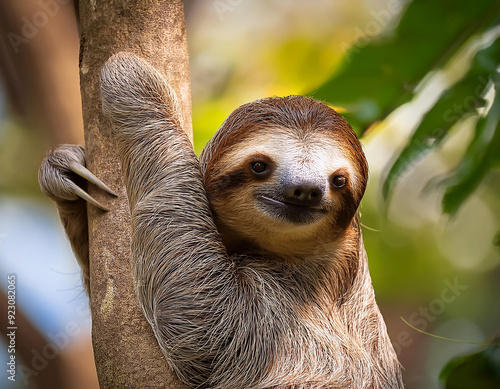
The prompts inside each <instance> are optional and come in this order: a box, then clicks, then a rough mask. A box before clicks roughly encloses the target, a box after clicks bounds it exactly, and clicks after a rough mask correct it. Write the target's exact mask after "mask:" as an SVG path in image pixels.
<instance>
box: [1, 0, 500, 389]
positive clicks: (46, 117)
mask: <svg viewBox="0 0 500 389" xmlns="http://www.w3.org/2000/svg"><path fill="white" fill-rule="evenodd" d="M469 3H470V4H469ZM185 12H186V20H187V35H188V42H189V50H190V63H191V83H192V96H193V125H194V136H195V150H196V151H197V153H199V152H200V151H201V149H202V148H203V146H204V144H205V143H206V142H207V140H208V139H210V137H211V136H212V135H213V133H214V132H215V131H216V130H217V128H218V127H219V126H220V125H221V123H222V122H223V120H224V119H225V118H226V117H227V115H228V114H229V113H230V112H231V111H232V110H234V109H235V108H236V107H238V106H239V105H241V104H243V103H246V102H248V101H252V100H255V99H258V98H262V97H266V96H273V95H277V96H283V95H290V94H308V95H311V96H313V97H316V98H318V99H322V100H325V101H327V102H329V103H330V104H331V105H332V106H334V107H335V108H336V109H337V110H338V111H339V112H341V113H342V114H343V115H345V116H346V118H347V119H348V120H349V121H350V122H351V123H352V124H353V127H354V129H355V130H356V131H357V132H358V134H359V135H360V136H362V138H361V140H362V143H363V145H364V147H365V152H366V155H367V157H368V162H369V165H370V181H369V186H368V189H367V193H366V195H365V198H364V200H363V203H362V208H361V212H362V222H363V225H364V239H365V245H366V249H367V252H368V257H369V261H370V270H371V274H372V278H373V284H374V287H375V291H376V295H377V300H378V303H379V305H380V307H381V310H382V313H383V315H384V317H385V320H386V323H387V327H388V330H389V334H390V336H391V339H392V341H393V343H394V347H395V349H396V351H397V353H398V355H399V358H400V361H401V363H402V364H403V366H404V369H405V370H404V381H405V384H406V387H407V388H409V389H417V388H426V389H434V388H440V387H446V388H479V389H482V388H485V389H488V388H499V387H500V384H499V380H498V379H499V377H500V355H499V353H498V351H497V350H498V349H497V348H491V347H490V348H485V347H482V346H478V345H474V344H468V343H463V342H454V341H450V340H444V339H438V338H436V337H432V336H430V335H426V334H423V333H421V332H419V331H425V332H428V333H431V334H434V335H437V336H440V337H446V338H453V339H458V340H462V341H466V342H473V343H489V342H496V340H495V339H496V337H497V336H498V328H499V320H500V306H499V296H500V267H499V262H500V217H499V215H500V173H499V171H498V167H499V160H500V142H499V134H500V131H499V130H498V128H497V127H498V119H499V117H500V115H499V112H500V109H499V106H500V105H499V103H498V100H499V99H497V95H500V94H497V93H496V92H495V87H500V82H498V71H497V70H498V69H497V67H498V65H499V62H500V61H499V55H498V53H499V49H498V46H499V45H498V42H499V41H498V37H499V36H500V30H499V28H498V25H499V21H498V16H499V13H500V3H499V1H493V0H480V1H477V2H467V1H464V0H454V1H451V0H440V1H437V2H436V1H430V0H414V1H413V2H410V1H398V0H350V1H328V0H312V1H308V2H305V1H299V0H293V1H292V0H270V1H265V2H264V1H249V0H213V1H212V0H210V1H196V0H188V1H186V2H185ZM0 34H1V35H0V37H1V40H0V72H1V80H0V291H1V293H2V296H0V297H1V299H2V304H3V305H1V306H2V310H3V309H4V307H5V302H6V300H7V299H6V296H5V295H6V292H7V287H8V282H7V276H8V275H10V274H15V275H16V293H17V294H16V298H17V300H16V301H17V307H18V312H17V320H18V322H19V323H18V325H19V328H20V329H19V331H24V333H23V335H22V337H20V336H18V338H17V340H16V341H17V347H18V348H22V350H20V351H22V354H23V355H25V360H23V361H22V365H23V366H22V367H21V366H20V364H19V363H18V369H20V370H18V378H19V379H18V381H17V382H16V383H12V382H10V381H8V380H7V379H6V377H7V375H6V373H5V369H2V371H3V373H2V374H1V375H0V387H2V388H4V387H5V388H21V387H26V386H30V387H39V388H49V387H50V388H56V389H57V388H97V387H98V386H97V379H96V375H95V368H94V366H93V360H92V351H91V345H90V317H89V312H88V309H87V304H88V302H87V298H86V296H85V294H84V292H83V289H82V286H81V280H80V274H79V270H78V266H77V264H76V261H75V259H74V257H73V254H72V252H71V248H70V246H69V243H68V242H67V241H66V238H65V236H64V232H63V229H62V226H61V225H60V224H59V220H58V216H57V214H56V210H55V207H54V206H53V204H52V203H51V202H50V201H49V200H48V199H47V198H45V197H43V195H42V194H41V193H40V191H39V189H38V184H37V170H38V167H39V165H40V162H41V160H42V159H43V157H44V155H45V153H46V152H47V151H48V150H49V149H51V148H52V147H54V146H56V145H57V144H60V143H79V144H83V124H82V118H81V105H80V96H79V80H78V48H79V39H78V31H77V25H76V19H75V13H74V8H73V5H72V3H71V2H67V1H56V0H43V1H42V0H41V1H29V2H19V1H14V0H9V1H4V2H2V3H1V4H0ZM5 316H6V315H5V314H4V313H3V312H2V318H1V320H2V321H0V323H2V326H3V323H4V322H5ZM402 318H403V319H405V320H406V321H407V322H408V323H409V324H410V326H409V325H407V324H406V323H405V322H404V321H403V320H402ZM21 321H22V323H23V324H21ZM3 327H5V326H3ZM412 327H415V328H412ZM2 331H4V329H2ZM2 335H5V334H3V333H2ZM7 361H8V354H7V343H6V339H5V338H0V362H1V366H4V367H5V366H6V365H5V364H6V363H7ZM445 366H447V368H446V369H445V370H444V372H443V373H441V372H442V371H443V369H444V368H445ZM440 374H441V378H440ZM56 376H57V377H56ZM54 377H56V378H54Z"/></svg>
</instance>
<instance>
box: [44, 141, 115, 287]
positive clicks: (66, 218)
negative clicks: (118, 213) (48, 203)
mask: <svg viewBox="0 0 500 389" xmlns="http://www.w3.org/2000/svg"><path fill="white" fill-rule="evenodd" d="M38 182H39V184H40V189H41V190H42V192H43V193H44V194H45V195H47V196H48V197H49V198H50V199H52V200H53V201H54V202H55V203H56V206H57V210H58V213H59V217H60V219H61V223H62V225H63V226H64V229H65V231H66V235H67V236H68V239H69V241H70V243H71V247H72V248H73V252H74V253H75V256H76V259H77V261H78V263H79V265H80V267H81V268H82V276H83V285H84V287H85V289H86V291H87V293H90V279H89V235H88V220H87V202H89V203H90V204H92V205H94V206H96V207H98V208H100V209H102V210H103V211H106V210H107V209H106V208H105V207H104V206H103V205H102V204H100V203H99V202H98V201H97V200H95V199H94V198H93V197H91V196H90V195H89V194H88V193H87V192H86V191H85V190H86V188H87V184H88V183H89V182H90V183H92V184H94V185H97V186H98V187H99V188H101V189H102V190H104V191H105V192H108V193H110V194H112V195H114V193H113V191H112V190H111V189H109V188H108V187H107V186H106V185H105V184H104V183H103V182H102V181H101V180H99V179H98V178H97V177H95V176H94V175H93V174H92V173H91V172H90V171H88V170H87V168H86V167H85V150H84V149H83V147H82V146H77V145H61V146H58V147H56V148H55V149H53V150H51V151H50V152H49V153H48V154H47V156H46V157H45V159H44V160H43V161H42V164H41V166H40V170H39V171H38Z"/></svg>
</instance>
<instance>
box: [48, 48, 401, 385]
mask: <svg viewBox="0 0 500 389" xmlns="http://www.w3.org/2000/svg"><path fill="white" fill-rule="evenodd" d="M102 93H103V108H104V110H105V112H106V113H107V114H108V115H109V116H110V117H111V119H112V120H113V122H114V126H115V136H116V138H117V142H118V145H119V146H120V147H119V148H120V153H121V156H122V168H123V173H124V177H125V183H126V187H127V193H128V196H129V201H130V208H131V214H132V228H133V234H132V256H133V265H134V277H135V281H136V289H137V295H138V298H139V301H140V303H141V306H142V308H143V311H144V314H145V316H146V318H147V319H148V321H149V323H150V324H151V326H152V328H153V330H154V332H155V335H156V337H157V339H158V342H159V344H160V346H161V348H162V350H163V351H164V353H165V355H166V357H167V360H168V362H169V365H170V366H171V367H172V368H173V369H174V370H175V372H176V373H177V374H178V376H179V377H180V378H181V380H182V381H183V382H185V383H186V384H187V385H188V386H190V387H214V388H272V387H275V388H380V389H382V388H402V387H403V386H402V383H401V373H400V367H399V363H398V361H397V358H396V355H395V353H394V350H393V348H392V346H391V343H390V340H389V338H388V336H387V332H386V328H385V324H384V321H383V319H382V316H381V314H380V311H379V309H378V307H377V305H376V302H375V297H374V292H373V288H372V285H371V280H370V276H369V272H368V264H367V259H366V254H365V251H364V246H363V242H362V237H361V231H360V227H359V224H358V221H357V217H356V212H357V208H358V205H359V202H360V200H361V198H362V196H363V193H364V190H365V187H366V180H367V175H368V171H367V165H366V160H365V157H364V155H363V151H362V149H361V146H360V143H359V141H358V140H357V138H356V136H355V134H354V133H353V132H352V130H351V128H350V127H349V125H348V124H347V123H346V122H345V120H344V119H343V118H342V117H341V116H339V115H338V114H337V113H336V112H335V111H333V110H332V109H330V108H328V107H326V106H325V105H324V104H322V103H320V102H317V101H314V100H312V99H309V98H305V97H300V96H291V97H286V98H270V99H264V100H259V101H256V102H254V103H250V104H246V105H244V106H242V107H240V108H238V109H237V110H236V111H234V112H233V113H232V114H231V115H230V116H229V117H228V119H227V120H226V121H225V123H224V124H223V126H222V127H221V129H220V130H219V131H218V132H217V134H216V135H215V136H214V138H213V139H212V140H211V141H210V143H209V144H208V145H207V147H206V148H205V149H204V151H203V153H202V156H201V161H200V164H199V163H198V160H197V158H196V156H195V155H194V153H193V151H192V149H191V144H190V142H189V140H188V138H187V136H186V135H185V134H184V133H183V131H182V127H181V124H180V122H179V119H178V117H177V115H176V113H175V98H174V97H173V96H172V93H171V91H170V89H169V87H168V86H167V85H166V83H165V81H164V80H163V78H162V77H161V75H159V73H157V72H156V71H155V70H154V69H153V68H152V67H151V66H149V65H148V64H147V63H145V62H144V61H142V60H140V59H138V58H136V57H134V56H132V55H129V54H119V55H117V56H114V57H113V58H111V59H110V60H109V61H108V63H107V64H106V66H105V68H104V69H103V73H102ZM83 158H84V157H83V151H82V149H81V148H80V149H76V148H70V147H67V148H66V149H58V150H57V149H56V151H54V152H53V153H52V154H50V155H49V156H48V158H47V159H46V161H45V162H44V164H43V166H42V169H41V173H40V182H41V185H42V188H43V189H44V191H45V192H46V193H48V194H49V195H50V196H51V197H52V198H53V199H55V200H56V202H57V204H58V206H59V209H60V212H61V218H62V219H63V223H64V224H65V227H66V229H67V232H68V235H69V237H70V239H71V241H72V243H73V246H74V248H75V252H76V253H77V255H78V256H79V258H80V261H81V263H82V267H84V275H87V274H88V273H87V272H86V270H85V267H86V266H87V267H88V249H87V248H86V247H85V246H86V244H87V243H86V240H85V237H84V238H82V237H81V235H85V234H86V232H85V231H84V230H83V229H84V228H85V226H86V224H85V225H84V227H75V225H77V226H78V225H79V224H78V221H77V220H73V219H75V218H76V217H77V216H78V215H79V214H81V213H82V212H81V210H80V211H76V209H77V207H76V203H78V201H75V202H73V204H72V202H71V201H67V200H75V199H76V196H74V193H75V190H74V186H71V185H68V179H67V176H64V175H61V166H62V165H65V166H66V168H69V169H72V170H74V169H73V168H72V167H71V166H74V165H75V164H80V165H81V164H84V159H83ZM61 160H65V161H66V162H64V163H61V162H60V161H61ZM54 161H56V162H54ZM68 161H73V162H72V163H68ZM75 161H76V162H75ZM90 180H91V181H92V182H94V183H98V184H99V185H101V183H99V182H98V181H96V180H95V179H94V178H90ZM64 185H66V186H64ZM54 188H57V190H56V189H54ZM61 188H65V189H64V190H62V189H61ZM63 192H64V193H63ZM61 193H63V194H64V195H61ZM77 194H78V195H80V196H82V193H81V192H79V193H77ZM83 196H84V197H85V195H83ZM63 198H65V199H66V200H62V199H63ZM87 200H89V199H88V198H87ZM81 205H82V204H81V202H80V205H79V207H80V208H79V209H81ZM97 205H99V204H97ZM72 207H73V208H72ZM78 239H80V240H78ZM85 256H86V257H85Z"/></svg>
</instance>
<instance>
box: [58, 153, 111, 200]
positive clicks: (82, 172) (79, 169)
mask: <svg viewBox="0 0 500 389" xmlns="http://www.w3.org/2000/svg"><path fill="white" fill-rule="evenodd" d="M68 167H69V168H70V170H71V171H72V172H74V173H76V174H78V175H79V176H80V177H82V178H85V179H86V180H87V181H88V182H91V183H92V184H94V185H95V186H97V187H99V188H101V189H102V190H103V191H105V192H107V193H109V194H110V195H113V196H115V197H117V196H118V195H117V194H116V193H115V192H113V191H112V190H111V189H110V188H109V187H108V186H107V185H106V184H105V183H104V182H102V181H101V180H100V179H99V178H97V177H96V176H95V175H94V174H92V172H91V171H90V170H88V169H87V168H86V167H85V166H83V165H80V164H78V163H76V162H70V163H69V165H68ZM75 186H76V185H75ZM77 188H78V187H77ZM84 193H85V192H84ZM86 195H87V196H88V197H89V198H92V197H90V196H89V195H88V194H86ZM79 196H80V195H79ZM80 197H81V198H83V199H84V200H87V201H88V202H91V203H92V201H90V200H88V199H87V198H86V197H83V196H80ZM92 200H93V201H95V200H94V199H92ZM96 203H97V201H96Z"/></svg>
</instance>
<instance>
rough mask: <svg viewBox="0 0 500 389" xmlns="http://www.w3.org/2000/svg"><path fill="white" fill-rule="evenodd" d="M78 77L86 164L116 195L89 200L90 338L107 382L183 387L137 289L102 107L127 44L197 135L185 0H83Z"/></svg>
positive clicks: (125, 212)
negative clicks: (104, 76) (104, 79)
mask: <svg viewBox="0 0 500 389" xmlns="http://www.w3.org/2000/svg"><path fill="white" fill-rule="evenodd" d="M80 28H81V52H80V78H81V93H82V105H83V118H84V126H85V144H86V154H87V166H88V167H89V169H90V170H91V171H92V172H94V173H95V174H96V175H97V176H98V177H100V178H101V179H102V180H103V181H104V182H106V183H107V184H108V185H109V186H110V187H111V188H112V189H113V190H114V191H115V192H116V193H118V194H119V197H118V198H111V197H109V196H106V195H104V194H103V193H102V192H99V191H97V190H91V189H92V188H89V191H90V192H91V193H90V194H91V195H92V196H94V197H95V198H97V199H98V200H99V201H101V202H102V203H103V204H105V205H107V206H108V207H109V208H110V211H109V212H107V213H103V212H100V211H99V210H97V209H96V208H94V207H91V206H89V238H90V273H91V278H90V285H91V301H90V305H91V312H92V342H93V347H94V356H95V362H96V367H97V374H98V377H99V383H100V386H101V388H180V387H182V386H181V385H180V383H179V382H178V380H177V379H176V377H175V376H174V375H173V374H172V373H171V372H170V371H169V369H168V368H167V362H166V359H165V358H164V356H163V354H162V353H161V352H160V348H159V347H158V345H157V342H156V339H155V338H154V336H153V332H152V330H151V328H150V326H149V324H148V323H147V322H146V320H145V319H144V317H143V315H142V312H141V311H140V308H139V305H138V302H137V299H136V297H135V294H134V287H133V280H132V275H131V267H130V212H129V208H128V200H127V195H126V193H125V188H124V187H123V183H122V178H121V171H120V162H119V158H118V156H117V154H116V144H115V143H114V140H113V139H112V138H111V137H110V127H109V126H110V123H109V122H108V120H106V119H105V118H103V115H102V113H101V100H100V85H99V73H100V71H101V68H102V66H103V64H104V63H105V62H106V60H107V59H108V58H109V57H110V56H111V55H112V54H114V53H117V52H120V51H128V52H133V53H136V54H137V55H139V56H141V57H142V58H144V59H146V60H147V61H148V62H149V63H151V64H152V65H153V66H154V67H156V69H158V70H159V71H160V72H162V73H163V74H164V76H165V77H166V79H167V80H168V82H169V83H170V85H171V86H172V87H173V89H174V90H175V91H176V93H177V96H178V98H179V100H180V102H181V107H182V113H181V114H182V117H183V120H184V129H185V131H186V132H188V133H189V134H190V135H191V132H192V131H191V96H190V86H189V65H188V53H187V43H186V32H185V20H184V11H183V4H182V1H180V0H171V1H168V0H163V1H158V2H156V1H147V0H142V1H141V0H138V1H125V0H122V1H100V2H97V1H95V0H90V1H81V2H80Z"/></svg>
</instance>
